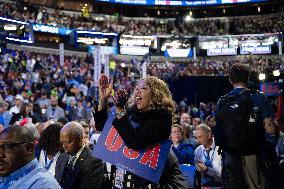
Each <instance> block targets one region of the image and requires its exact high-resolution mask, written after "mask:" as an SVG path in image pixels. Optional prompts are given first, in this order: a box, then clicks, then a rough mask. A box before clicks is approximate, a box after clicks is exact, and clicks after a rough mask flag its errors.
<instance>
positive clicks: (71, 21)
mask: <svg viewBox="0 0 284 189" xmlns="http://www.w3.org/2000/svg"><path fill="white" fill-rule="evenodd" d="M0 10H1V11H0V16H3V17H8V18H13V19H19V20H26V21H29V22H30V23H39V24H48V25H53V26H62V27H68V28H77V29H87V30H94V31H100V32H117V33H121V34H132V35H134V34H135V35H153V34H160V35H165V34H175V35H177V34H178V35H225V34H248V33H251V34H256V33H274V32H280V31H283V29H284V28H283V22H284V17H283V13H277V14H271V15H262V16H260V15H259V16H243V17H233V18H226V19H224V18H220V19H216V18H215V19H210V18H207V19H196V20H194V19H192V20H190V21H188V22H184V21H182V22H176V21H173V20H171V19H169V20H163V21H160V20H158V19H155V18H152V19H147V20H145V19H141V20H139V19H138V20H136V19H135V20H134V19H133V20H129V19H126V18H124V17H121V18H119V19H115V21H113V20H111V19H108V18H107V17H104V20H100V21H99V20H98V19H96V16H91V17H84V16H78V14H74V13H68V12H64V11H62V10H64V9H54V8H46V7H42V6H40V5H33V4H31V3H29V4H28V3H21V2H3V3H1V5H0Z"/></svg>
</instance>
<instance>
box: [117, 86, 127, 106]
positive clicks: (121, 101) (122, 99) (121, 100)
mask: <svg viewBox="0 0 284 189" xmlns="http://www.w3.org/2000/svg"><path fill="white" fill-rule="evenodd" d="M127 99H128V93H127V91H126V90H125V89H123V90H121V89H120V90H118V91H117V98H116V107H118V108H121V109H124V106H125V104H126V102H127Z"/></svg>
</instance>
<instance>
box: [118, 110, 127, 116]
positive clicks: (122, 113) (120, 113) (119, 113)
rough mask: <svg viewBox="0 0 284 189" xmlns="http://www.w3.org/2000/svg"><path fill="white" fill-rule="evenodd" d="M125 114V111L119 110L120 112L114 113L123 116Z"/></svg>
mask: <svg viewBox="0 0 284 189" xmlns="http://www.w3.org/2000/svg"><path fill="white" fill-rule="evenodd" d="M125 114H126V111H121V112H118V113H116V114H115V115H116V116H120V117H123V116H125Z"/></svg>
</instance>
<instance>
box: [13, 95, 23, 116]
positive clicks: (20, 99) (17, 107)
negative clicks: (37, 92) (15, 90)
mask: <svg viewBox="0 0 284 189" xmlns="http://www.w3.org/2000/svg"><path fill="white" fill-rule="evenodd" d="M23 100H24V99H23V97H22V96H21V95H16V96H15V106H13V107H12V108H11V109H10V114H11V115H14V114H17V113H20V110H21V106H22V103H23Z"/></svg>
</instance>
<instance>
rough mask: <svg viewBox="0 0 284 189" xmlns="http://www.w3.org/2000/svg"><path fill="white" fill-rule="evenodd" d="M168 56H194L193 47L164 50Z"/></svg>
mask: <svg viewBox="0 0 284 189" xmlns="http://www.w3.org/2000/svg"><path fill="white" fill-rule="evenodd" d="M164 54H165V56H167V57H192V56H193V52H192V50H191V48H188V49H167V50H166V51H165V52H164Z"/></svg>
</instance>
